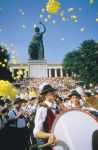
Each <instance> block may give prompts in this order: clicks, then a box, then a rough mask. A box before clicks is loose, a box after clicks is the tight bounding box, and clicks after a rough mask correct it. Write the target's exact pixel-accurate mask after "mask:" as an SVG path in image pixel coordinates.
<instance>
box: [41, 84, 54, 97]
mask: <svg viewBox="0 0 98 150" xmlns="http://www.w3.org/2000/svg"><path fill="white" fill-rule="evenodd" d="M53 91H56V89H54V88H53V87H52V86H51V85H50V84H46V85H44V86H43V88H42V90H41V92H40V94H41V95H44V94H47V93H48V92H53Z"/></svg>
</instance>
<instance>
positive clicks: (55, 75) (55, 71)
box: [55, 69, 57, 78]
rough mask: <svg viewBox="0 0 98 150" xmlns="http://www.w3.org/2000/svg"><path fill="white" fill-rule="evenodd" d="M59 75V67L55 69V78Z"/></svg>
mask: <svg viewBox="0 0 98 150" xmlns="http://www.w3.org/2000/svg"><path fill="white" fill-rule="evenodd" d="M56 77H57V69H55V78H56Z"/></svg>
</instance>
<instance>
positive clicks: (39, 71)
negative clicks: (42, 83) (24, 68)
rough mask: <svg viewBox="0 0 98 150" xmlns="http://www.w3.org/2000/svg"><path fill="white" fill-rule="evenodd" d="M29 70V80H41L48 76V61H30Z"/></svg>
mask: <svg viewBox="0 0 98 150" xmlns="http://www.w3.org/2000/svg"><path fill="white" fill-rule="evenodd" d="M28 69H29V70H28V77H29V78H40V77H47V76H48V75H47V63H46V60H29V61H28Z"/></svg>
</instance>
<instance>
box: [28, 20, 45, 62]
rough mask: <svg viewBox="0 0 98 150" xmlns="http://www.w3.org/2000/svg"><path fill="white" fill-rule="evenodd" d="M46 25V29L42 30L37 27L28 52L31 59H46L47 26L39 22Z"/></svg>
mask: <svg viewBox="0 0 98 150" xmlns="http://www.w3.org/2000/svg"><path fill="white" fill-rule="evenodd" d="M39 23H40V24H41V25H43V27H44V31H43V32H40V28H39V27H35V35H33V39H32V41H31V42H30V44H29V48H28V53H29V60H43V59H44V45H43V34H44V33H45V32H46V27H45V25H44V24H43V23H42V22H39Z"/></svg>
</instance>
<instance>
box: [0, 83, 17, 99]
mask: <svg viewBox="0 0 98 150" xmlns="http://www.w3.org/2000/svg"><path fill="white" fill-rule="evenodd" d="M17 93H18V91H17V90H16V89H15V88H14V87H13V86H12V84H11V83H10V82H9V81H4V80H0V96H3V97H4V99H6V98H8V97H10V98H11V100H14V99H15V98H16V94H17Z"/></svg>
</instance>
